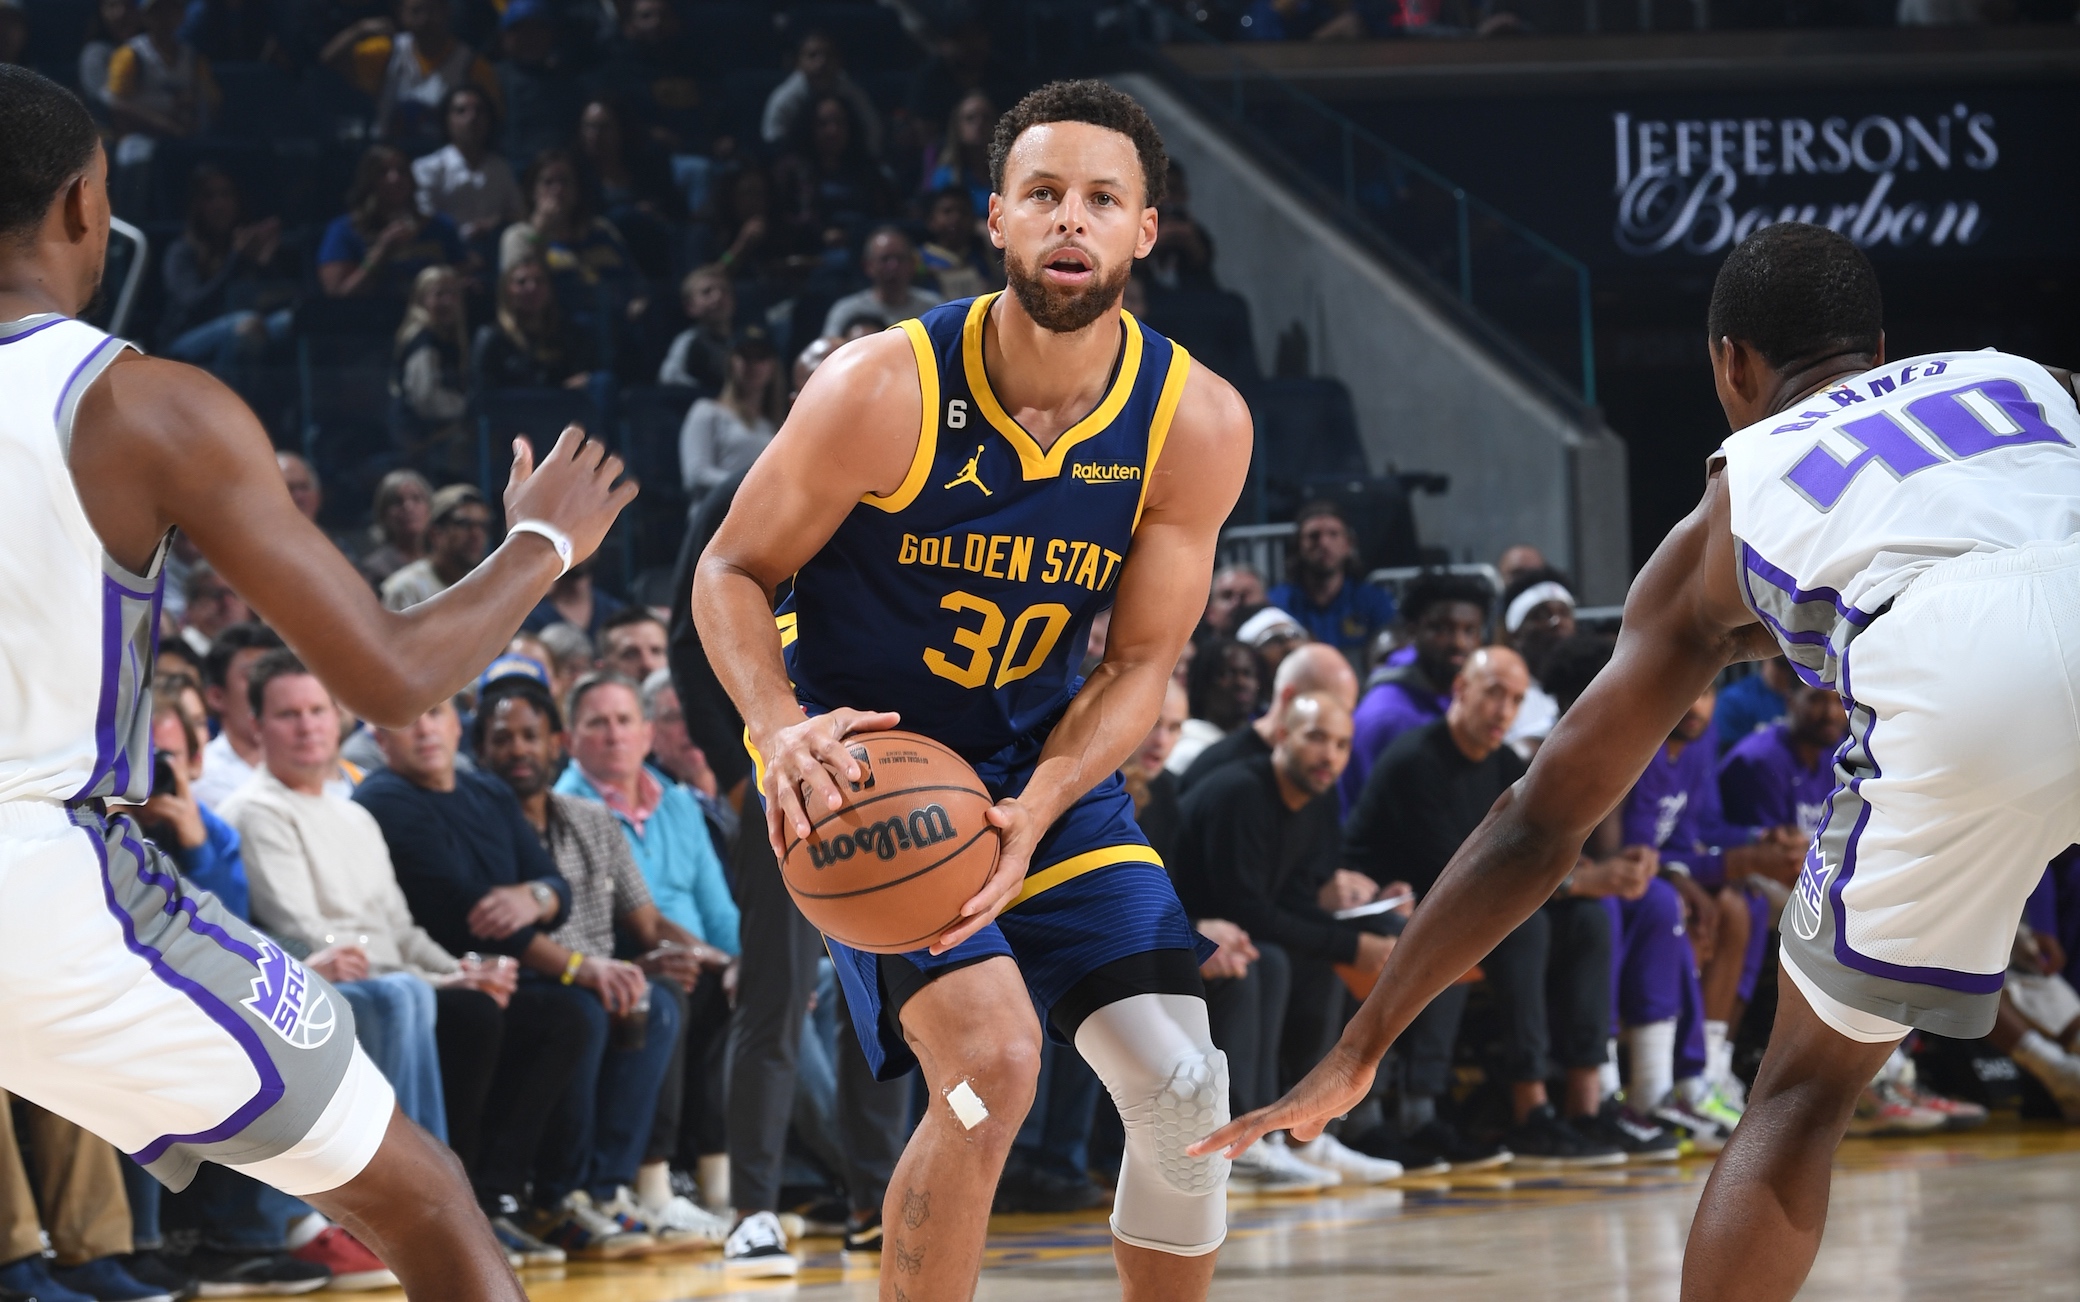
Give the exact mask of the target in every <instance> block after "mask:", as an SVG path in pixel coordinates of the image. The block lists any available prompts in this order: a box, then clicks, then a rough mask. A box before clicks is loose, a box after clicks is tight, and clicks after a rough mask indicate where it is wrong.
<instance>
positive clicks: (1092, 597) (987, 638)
mask: <svg viewBox="0 0 2080 1302" xmlns="http://www.w3.org/2000/svg"><path fill="white" fill-rule="evenodd" d="M995 298H996V295H994V294H988V295H984V296H982V297H980V298H975V299H962V300H959V301H956V302H952V303H947V304H945V305H943V306H940V307H938V308H934V309H933V310H932V311H930V312H928V313H926V314H925V315H924V316H923V317H922V318H921V319H918V320H912V321H905V322H903V323H902V324H900V325H898V326H894V327H891V328H892V329H896V330H901V331H903V332H904V333H905V334H906V335H907V336H908V337H909V340H910V344H911V347H912V348H913V350H914V351H915V353H916V357H917V371H918V380H919V387H920V388H921V390H922V395H923V407H924V417H923V421H922V422H921V427H920V429H919V431H918V441H917V452H916V455H915V456H914V457H913V458H912V460H911V463H910V470H909V473H908V475H906V476H905V477H904V479H903V483H902V485H901V486H900V487H898V488H897V489H896V490H895V492H893V493H892V494H890V495H889V496H887V497H880V496H874V495H869V496H867V497H864V498H862V499H861V500H860V503H859V505H857V506H855V507H853V509H852V511H851V513H850V514H848V515H847V516H846V517H845V520H844V522H843V523H842V524H840V525H839V526H838V530H837V532H836V533H834V534H833V535H832V536H831V539H830V541H829V542H827V543H825V544H824V547H823V550H822V551H820V552H818V553H817V554H816V556H815V557H814V558H813V559H811V560H810V561H809V563H808V564H806V565H804V566H803V567H802V568H801V571H800V572H799V573H798V574H797V575H796V576H795V580H794V593H793V595H792V596H791V597H790V598H789V599H788V602H787V603H786V604H785V605H783V606H782V608H781V611H782V613H781V633H782V640H783V642H784V643H785V644H786V651H787V661H788V669H789V672H790V674H791V675H792V677H793V679H794V683H795V689H796V691H797V693H798V694H799V695H800V696H801V698H802V700H803V701H804V703H805V704H807V705H808V706H809V708H810V709H811V710H812V712H816V711H820V710H825V709H834V708H837V707H840V706H851V707H854V708H858V709H866V710H897V711H901V713H902V716H903V722H902V725H901V726H902V727H905V728H910V729H915V730H916V731H918V732H921V733H924V734H925V735H926V736H929V737H932V738H935V739H936V740H938V741H939V742H941V743H943V744H945V745H947V746H950V747H952V748H953V749H955V750H957V751H959V752H960V753H961V754H963V755H964V756H966V757H968V758H969V759H970V760H971V761H979V760H982V759H985V758H987V757H989V756H991V755H995V754H997V753H998V752H999V751H1001V750H1003V749H1004V748H1005V747H1006V746H1008V745H1010V744H1011V743H1013V742H1014V741H1017V740H1019V739H1021V738H1023V737H1026V736H1027V735H1028V734H1031V733H1033V732H1034V731H1035V730H1036V729H1038V728H1041V727H1043V726H1044V725H1045V724H1046V723H1047V722H1048V721H1049V720H1050V718H1051V717H1052V716H1053V715H1054V714H1055V713H1056V712H1058V711H1059V710H1060V709H1061V708H1062V707H1063V706H1064V705H1065V704H1066V703H1067V702H1068V701H1069V699H1070V697H1072V696H1073V695H1074V694H1075V692H1076V689H1077V687H1078V686H1080V685H1081V681H1082V680H1081V679H1080V678H1078V677H1077V675H1076V670H1077V667H1078V666H1079V665H1080V664H1081V662H1082V660H1083V655H1084V649H1085V644H1086V641H1087V639H1088V637H1089V633H1090V625H1091V620H1092V619H1093V617H1095V616H1096V615H1097V614H1098V612H1099V611H1101V610H1104V609H1105V608H1106V607H1108V606H1110V605H1111V604H1112V599H1113V593H1114V590H1115V589H1116V588H1117V586H1118V584H1119V577H1120V571H1121V569H1122V568H1123V567H1124V565H1125V564H1126V558H1127V555H1128V553H1129V551H1130V549H1131V548H1132V546H1133V540H1134V529H1135V527H1136V525H1137V524H1139V522H1140V519H1141V512H1142V508H1143V506H1144V504H1145V502H1146V499H1147V495H1148V483H1149V474H1150V472H1151V471H1152V470H1153V469H1154V468H1155V463H1156V458H1157V457H1159V456H1160V455H1161V454H1162V450H1163V442H1164V439H1165V438H1166V437H1167V436H1168V434H1169V430H1170V422H1171V419H1172V417H1173V416H1174V415H1175V414H1176V411H1177V403H1178V399H1179V398H1180V397H1181V396H1182V395H1183V392H1184V381H1185V375H1186V373H1187V371H1188V370H1189V368H1190V364H1191V362H1190V358H1189V356H1188V355H1187V354H1186V352H1185V350H1184V349H1182V348H1180V347H1178V346H1176V345H1175V344H1173V343H1171V342H1170V341H1169V340H1167V339H1165V338H1163V337H1162V336H1161V335H1159V334H1157V333H1155V332H1154V331H1152V330H1150V329H1148V328H1147V327H1146V326H1144V325H1142V324H1141V323H1140V322H1139V321H1137V320H1135V319H1134V317H1133V316H1132V315H1131V314H1129V313H1126V312H1121V314H1120V318H1121V324H1122V330H1121V340H1120V350H1119V353H1118V360H1117V363H1116V365H1115V369H1114V374H1113V376H1112V379H1111V381H1110V383H1109V384H1108V385H1107V386H1106V389H1105V393H1104V397H1103V398H1102V399H1101V400H1100V402H1099V403H1098V406H1097V407H1096V409H1095V410H1093V411H1092V412H1091V413H1090V414H1089V415H1088V416H1085V417H1084V418H1083V419H1082V420H1080V421H1078V422H1077V423H1076V424H1075V425H1074V426H1072V427H1071V428H1070V429H1069V430H1068V431H1066V432H1065V433H1064V434H1063V435H1062V436H1061V437H1060V438H1059V439H1057V440H1055V442H1054V445H1053V446H1052V447H1050V448H1048V449H1046V450H1045V451H1042V450H1041V448H1040V445H1039V443H1038V442H1037V441H1035V440H1034V438H1033V436H1032V435H1030V434H1028V433H1027V432H1026V431H1025V430H1024V429H1023V428H1021V427H1020V426H1019V424H1018V423H1017V422H1016V421H1014V420H1013V419H1012V418H1011V417H1010V415H1009V414H1007V413H1006V412H1005V410H1004V408H1003V405H1002V404H1001V403H999V402H998V401H997V398H996V395H995V394H994V393H992V392H991V391H990V387H989V377H988V376H987V375H986V374H985V373H984V371H983V364H982V335H983V329H984V326H985V323H986V320H987V317H988V313H989V308H990V304H991V302H993V301H994V300H995Z"/></svg>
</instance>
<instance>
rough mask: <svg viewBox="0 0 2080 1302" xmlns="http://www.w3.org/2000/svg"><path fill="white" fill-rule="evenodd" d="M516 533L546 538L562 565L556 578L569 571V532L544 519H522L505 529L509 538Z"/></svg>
mask: <svg viewBox="0 0 2080 1302" xmlns="http://www.w3.org/2000/svg"><path fill="white" fill-rule="evenodd" d="M516 533H531V534H534V535H536V536H537V537H540V538H543V539H546V540H547V541H548V543H549V545H550V546H551V547H554V548H555V549H556V559H557V560H558V561H559V562H561V563H562V565H563V568H562V569H561V570H558V571H557V573H556V577H557V578H559V579H560V578H562V577H563V576H564V575H566V574H569V573H570V572H571V539H570V535H569V534H567V533H565V532H564V531H563V530H561V529H559V528H557V527H556V526H555V525H553V524H550V523H549V522H548V521H546V520H522V521H520V522H518V523H517V524H515V525H514V526H513V527H512V528H510V529H508V530H506V537H508V538H510V537H512V536H513V535H514V534H516Z"/></svg>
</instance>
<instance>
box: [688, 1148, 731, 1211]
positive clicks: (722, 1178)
mask: <svg viewBox="0 0 2080 1302" xmlns="http://www.w3.org/2000/svg"><path fill="white" fill-rule="evenodd" d="M693 1174H694V1179H695V1180H696V1181H697V1182H698V1183H699V1184H700V1187H701V1206H703V1207H705V1208H707V1209H708V1210H709V1211H711V1212H726V1211H728V1210H729V1154H727V1153H703V1154H701V1157H700V1161H699V1162H698V1163H696V1164H695V1167H694V1173H693Z"/></svg>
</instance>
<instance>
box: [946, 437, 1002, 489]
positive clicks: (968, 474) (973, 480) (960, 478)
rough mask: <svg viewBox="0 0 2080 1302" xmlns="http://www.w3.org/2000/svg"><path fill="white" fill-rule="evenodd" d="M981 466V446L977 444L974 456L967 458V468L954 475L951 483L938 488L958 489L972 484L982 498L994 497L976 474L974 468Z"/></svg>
mask: <svg viewBox="0 0 2080 1302" xmlns="http://www.w3.org/2000/svg"><path fill="white" fill-rule="evenodd" d="M981 464H982V445H981V444H979V443H978V444H976V445H975V455H974V456H972V457H969V458H968V464H967V466H966V467H965V468H964V469H963V470H962V471H961V472H960V473H959V474H958V475H955V476H954V477H953V479H952V480H951V481H949V482H947V483H944V484H941V485H939V486H940V487H941V488H959V487H960V486H961V485H962V484H973V485H975V487H977V488H979V489H981V490H982V495H983V496H984V497H995V496H996V494H995V493H992V492H990V491H989V485H988V484H985V483H983V482H982V476H981V475H979V474H977V473H976V467H978V466H980V465H981Z"/></svg>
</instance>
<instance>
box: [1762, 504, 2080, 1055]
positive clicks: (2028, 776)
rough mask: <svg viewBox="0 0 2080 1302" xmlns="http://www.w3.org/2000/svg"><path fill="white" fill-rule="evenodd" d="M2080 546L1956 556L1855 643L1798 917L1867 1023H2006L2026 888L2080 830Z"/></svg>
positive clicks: (1791, 962) (1804, 961) (1800, 941)
mask: <svg viewBox="0 0 2080 1302" xmlns="http://www.w3.org/2000/svg"><path fill="white" fill-rule="evenodd" d="M2076 682H2080V542H2075V541H2066V542H2061V543H2032V544H2029V545H2027V546H2024V547H2017V548H2012V549H2008V550H2004V551H1996V552H1978V553H1971V554H1967V555H1964V556H1959V557H1955V558H1953V559H1950V560H1945V561H1942V562H1939V563H1938V564H1936V565H1934V566H1932V567H1931V568H1930V569H1928V570H1927V571H1926V572H1924V573H1923V574H1921V575H1920V576H1919V577H1917V578H1916V579H1915V580H1914V581H1913V582H1912V583H1911V584H1910V585H1908V587H1907V589H1906V590H1905V591H1904V592H1902V593H1901V594H1900V595H1899V597H1897V598H1896V599H1895V600H1894V601H1893V603H1892V607H1891V609H1890V610H1888V611H1886V612H1885V613H1884V614H1882V615H1880V616H1879V617H1878V618H1877V619H1876V620H1874V621H1872V623H1871V625H1870V627H1869V628H1868V629H1866V630H1865V631H1864V632H1863V633H1862V634H1861V635H1859V636H1858V637H1857V638H1856V640H1855V641H1853V642H1852V643H1850V644H1849V646H1848V647H1847V648H1846V649H1845V650H1844V651H1843V653H1842V656H1841V681H1840V683H1839V684H1838V686H1839V687H1840V689H1841V693H1842V703H1843V705H1844V706H1845V707H1847V709H1848V711H1849V735H1848V737H1847V739H1846V740H1845V741H1844V742H1843V744H1842V748H1841V750H1840V751H1838V752H1837V753H1836V755H1835V776H1836V788H1835V792H1834V795H1833V796H1832V797H1831V798H1830V800H1829V803H1828V808H1827V813H1826V816H1825V818H1824V820H1823V821H1822V823H1821V825H1820V828H1819V830H1818V831H1816V832H1815V833H1814V837H1813V843H1812V845H1811V847H1810V848H1809V849H1808V850H1807V852H1806V866H1805V871H1804V872H1803V874H1802V875H1801V876H1800V878H1799V881H1798V885H1797V887H1796V889H1795V890H1794V891H1793V892H1792V898H1791V902H1790V903H1789V904H1788V905H1787V906H1786V907H1785V910H1784V917H1783V922H1782V930H1783V936H1784V944H1783V959H1784V965H1785V967H1786V969H1787V975H1788V976H1789V977H1790V979H1791V980H1792V981H1793V982H1794V983H1795V984H1796V985H1797V986H1798V987H1799V989H1800V991H1801V992H1802V993H1803V994H1804V995H1805V996H1806V998H1807V1000H1808V1002H1810V1003H1811V1004H1812V1005H1813V1007H1814V1011H1815V1012H1817V1013H1818V1014H1819V1015H1820V1016H1821V1018H1822V1019H1823V1020H1825V1021H1827V1022H1828V1023H1829V1024H1830V1025H1832V1026H1833V1027H1834V1028H1835V1029H1836V1030H1837V1031H1840V1032H1841V1033H1842V1034H1844V1035H1847V1036H1849V1037H1850V1038H1852V1039H1857V1040H1864V1041H1870V1042H1882V1041H1884V1040H1886V1039H1897V1038H1898V1037H1899V1036H1902V1035H1904V1034H1905V1033H1906V1031H1907V1029H1908V1028H1909V1027H1917V1028H1919V1029H1921V1030H1924V1031H1931V1032H1934V1033H1936V1034H1938V1035H1946V1036H1951V1037H1954V1038H1958V1039H1966V1040H1970V1039H1977V1038H1979V1037H1980V1036H1983V1035H1985V1034H1986V1033H1987V1032H1988V1031H1990V1030H1991V1029H1992V1028H1993V1021H1994V1015H1995V1013H1996V1011H1997V1010H1998V1007H1999V1002H2000V990H2001V982H2002V975H2003V973H2004V971H2005V970H2006V968H2007V965H2008V955H2009V950H2010V948H2011V946H2012V945H2013V942H2014V939H2015V927H2016V924H2017V923H2018V922H2019V921H2020V920H2021V917H2022V907H2023V903H2024V901H2026V900H2027V899H2028V897H2029V894H2030V892H2031V891H2032V890H2034V889H2035V888H2036V885H2037V882H2038V881H2039V880H2040V879H2041V878H2042V877H2043V874H2044V865H2045V864H2046V863H2047V862H2049V861H2050V859H2051V858H2052V856H2054V855H2056V854H2058V853H2059V852H2060V851H2061V850H2063V849H2065V848H2066V847H2067V846H2068V845H2071V844H2072V843H2073V842H2074V841H2076V840H2080V709H2076V705H2075V696H2074V684H2075V683H2076Z"/></svg>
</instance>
